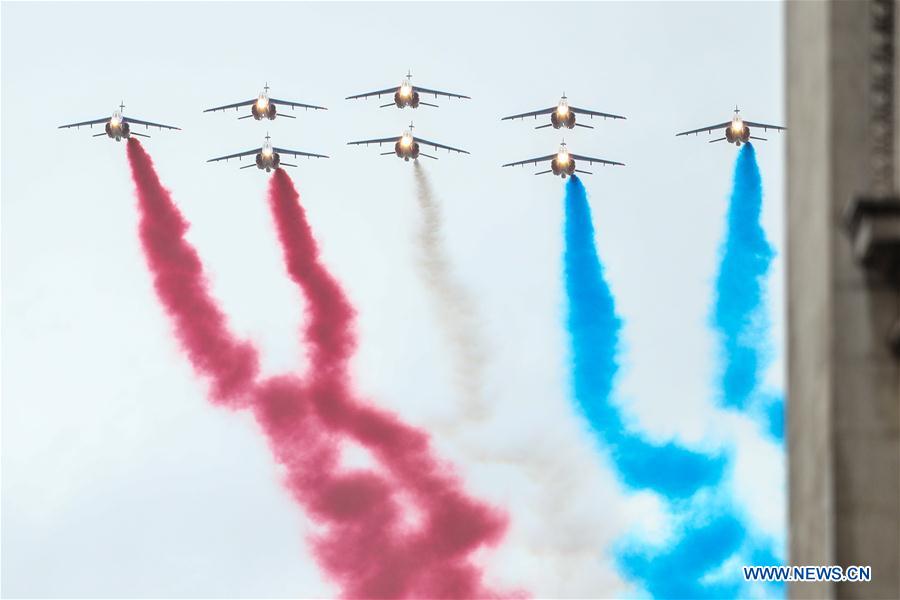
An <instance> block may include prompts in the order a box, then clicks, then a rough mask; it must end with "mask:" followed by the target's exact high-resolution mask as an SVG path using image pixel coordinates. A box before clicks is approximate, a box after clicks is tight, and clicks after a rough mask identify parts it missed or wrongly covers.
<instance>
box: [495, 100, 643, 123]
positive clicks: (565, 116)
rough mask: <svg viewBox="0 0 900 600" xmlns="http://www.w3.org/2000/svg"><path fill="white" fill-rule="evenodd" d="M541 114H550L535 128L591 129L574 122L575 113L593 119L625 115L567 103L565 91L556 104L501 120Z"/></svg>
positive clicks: (621, 117) (617, 117)
mask: <svg viewBox="0 0 900 600" xmlns="http://www.w3.org/2000/svg"><path fill="white" fill-rule="evenodd" d="M542 115H550V122H549V123H546V124H545V125H538V126H537V127H535V129H544V128H545V127H553V129H559V128H560V127H565V128H566V129H574V128H575V127H584V128H586V129H593V128H594V127H593V126H592V125H584V124H582V123H577V122H576V117H575V116H576V115H583V116H587V117H590V118H591V119H593V118H594V117H603V118H604V119H624V118H625V117H623V116H621V115H613V114H610V113H604V112H599V111H596V110H587V109H585V108H576V107H574V106H571V105H570V104H569V99H568V98H566V94H565V92H564V93H563V95H562V97H561V98H560V99H559V102H558V103H557V104H556V106H551V107H550V108H541V109H539V110H533V111H531V112H525V113H521V114H518V115H510V116H508V117H503V118H502V119H501V121H510V120H513V119H526V118H528V117H534V118H535V119H537V118H538V117H540V116H542Z"/></svg>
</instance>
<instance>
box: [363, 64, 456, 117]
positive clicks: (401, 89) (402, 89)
mask: <svg viewBox="0 0 900 600" xmlns="http://www.w3.org/2000/svg"><path fill="white" fill-rule="evenodd" d="M411 79H412V72H411V71H407V73H406V78H405V79H404V80H403V81H402V82H401V83H400V85H399V86H394V87H389V88H385V89H383V90H375V91H374V92H366V93H365V94H356V95H355V96H347V98H346V99H347V100H356V99H357V98H369V97H371V96H378V97H379V98H381V96H382V95H385V94H393V95H394V101H393V102H388V103H387V104H382V105H381V106H380V107H379V108H387V107H388V106H396V107H397V108H406V107H407V106H408V107H410V108H418V106H419V105H420V104H421V105H423V106H434V107H437V104H430V103H428V102H423V101H422V100H420V94H426V95H433V96H434V97H435V98H437V97H438V96H445V97H447V98H465V99H466V100H471V98H469V97H468V96H463V95H462V94H455V93H453V92H442V91H440V90H432V89H429V88H424V87H419V86H417V85H413V84H412V83H410V80H411Z"/></svg>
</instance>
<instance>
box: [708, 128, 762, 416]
mask: <svg viewBox="0 0 900 600" xmlns="http://www.w3.org/2000/svg"><path fill="white" fill-rule="evenodd" d="M761 212H762V178H761V176H760V173H759V165H758V164H757V163H756V151H755V150H754V149H753V145H752V144H745V145H744V147H743V148H741V151H740V153H739V154H738V158H737V164H736V165H735V168H734V187H733V190H732V193H731V201H730V204H729V208H728V231H727V234H726V237H725V242H724V244H723V246H722V254H721V255H722V259H721V263H720V265H719V274H718V277H717V279H716V290H715V291H716V300H715V307H714V309H713V317H712V321H713V326H714V327H715V329H716V331H717V332H718V334H719V342H720V344H721V348H722V365H721V369H722V372H721V377H722V381H721V389H722V396H721V401H722V403H723V404H724V405H725V406H726V407H728V408H734V409H737V410H747V409H748V408H749V407H750V404H751V402H752V401H754V400H755V398H754V394H755V393H756V392H758V390H759V387H760V383H761V381H762V377H763V375H764V371H765V368H766V367H767V366H768V362H769V358H770V356H769V340H770V330H769V322H768V319H767V318H766V314H765V312H764V300H765V294H764V289H763V284H764V281H765V277H766V275H767V274H768V272H769V267H770V266H771V264H772V258H773V257H774V255H775V253H774V252H773V250H772V247H771V246H770V245H769V242H768V240H767V239H766V234H765V231H764V230H763V228H762V225H761V224H760V214H761Z"/></svg>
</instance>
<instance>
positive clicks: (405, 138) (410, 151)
mask: <svg viewBox="0 0 900 600" xmlns="http://www.w3.org/2000/svg"><path fill="white" fill-rule="evenodd" d="M412 130H413V124H412V123H410V124H409V129H408V130H406V131H404V132H403V134H402V135H400V136H399V137H397V136H395V137H387V138H378V139H374V140H360V141H358V142H347V145H348V146H355V145H359V144H365V145H366V146H368V145H369V144H378V145H379V146H380V145H381V144H386V143H393V144H394V150H393V152H382V153H381V155H382V156H389V155H392V154H395V155H397V156H398V157H400V158H402V159H403V160H405V161H408V160H409V159H413V160H416V159H417V158H419V157H420V156H425V157H427V158H433V159H434V160H437V157H436V156H431V155H430V154H425V153H424V152H421V151H420V150H419V145H420V144H421V145H423V146H431V147H432V148H434V149H435V150H437V149H438V148H443V149H444V150H447V151H448V152H458V153H460V154H469V153H468V152H467V151H465V150H460V149H459V148H453V147H452V146H445V145H443V144H438V143H437V142H429V141H428V140H425V139H422V138H419V137H414V136H413V134H412Z"/></svg>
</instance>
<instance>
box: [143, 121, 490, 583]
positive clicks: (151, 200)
mask: <svg viewBox="0 0 900 600" xmlns="http://www.w3.org/2000/svg"><path fill="white" fill-rule="evenodd" d="M128 158H129V162H130V164H131V169H132V176H133V179H134V182H135V186H136V187H137V196H138V206H139V211H140V237H141V242H142V245H143V249H144V254H145V256H146V259H147V263H148V266H149V268H150V270H151V272H152V274H153V277H154V285H155V288H156V292H157V295H158V296H159V298H160V301H161V302H162V304H163V305H164V307H165V309H166V311H167V313H168V314H169V316H170V317H171V318H172V319H173V321H174V323H175V329H176V333H177V336H178V339H179V341H180V342H181V344H182V346H183V347H184V348H185V350H186V352H187V354H188V356H189V358H190V360H191V363H192V364H193V366H194V368H195V369H196V370H197V372H198V373H200V374H202V375H205V376H207V377H210V378H211V379H212V396H213V399H214V400H216V401H218V402H223V401H226V400H228V401H230V404H231V405H232V406H236V405H237V404H236V402H235V401H237V400H243V401H244V402H251V403H252V406H253V408H254V412H255V414H256V417H257V420H258V421H259V422H260V424H261V426H262V427H263V429H264V431H265V432H266V434H267V437H268V439H269V443H270V445H271V447H272V449H273V452H274V453H275V455H276V457H277V459H278V461H279V462H280V463H281V464H282V465H283V466H284V467H285V468H286V471H287V474H286V485H287V487H288V489H289V490H290V492H291V493H292V495H293V496H294V498H295V499H296V500H297V501H298V502H299V503H300V504H301V505H302V506H303V507H304V508H305V509H306V511H307V512H308V514H309V516H310V517H311V518H312V519H313V521H315V522H317V523H319V524H321V525H324V528H323V531H322V532H321V533H318V534H316V535H315V536H314V538H313V540H312V541H313V547H314V550H315V554H316V557H317V559H318V561H319V563H320V564H321V566H322V567H323V568H324V570H325V571H326V573H327V575H328V576H329V577H330V578H331V579H332V580H334V581H335V582H337V583H338V584H339V585H340V586H341V588H342V591H343V595H344V596H345V597H348V598H387V597H403V596H406V597H410V596H412V597H428V598H446V597H459V598H476V597H487V596H494V595H495V594H494V593H492V592H491V591H489V590H487V589H486V588H485V587H484V586H483V584H482V581H481V571H480V569H478V568H477V567H476V566H475V565H473V564H472V563H471V561H470V555H471V553H472V552H473V551H474V550H476V549H478V548H479V547H481V546H482V545H485V544H491V543H495V542H496V541H497V540H498V539H499V537H500V535H501V534H502V532H503V529H504V521H503V519H502V518H501V517H500V516H498V515H496V514H494V513H493V512H492V511H491V510H489V509H488V508H487V507H485V506H483V505H481V504H479V503H477V502H475V501H474V500H472V499H470V498H468V497H466V496H465V495H464V493H463V492H462V490H461V489H460V487H459V485H458V483H456V481H455V480H454V479H453V478H452V477H451V476H448V475H445V474H443V473H442V472H441V470H440V465H439V464H438V463H437V462H436V461H435V460H434V459H433V458H432V457H431V456H430V451H429V449H428V440H427V437H426V436H425V435H424V434H423V433H421V432H418V431H416V430H414V429H411V428H409V427H407V426H405V425H403V424H401V423H400V422H398V421H397V420H396V419H395V418H393V417H391V416H390V415H387V414H385V413H382V412H379V411H376V410H374V409H372V408H369V407H365V406H362V405H360V404H359V403H358V402H356V401H355V399H354V398H353V397H352V395H351V393H350V392H349V383H348V374H347V369H346V367H347V361H348V360H349V357H350V356H351V354H352V351H353V349H354V347H355V339H354V335H353V331H352V317H353V309H352V307H351V306H350V304H349V302H348V301H347V299H346V298H345V297H344V295H343V293H342V292H341V290H340V287H339V286H338V285H337V283H336V282H335V281H334V279H333V278H332V277H331V276H330V275H329V274H328V273H327V271H325V269H324V268H323V267H322V265H321V264H320V263H319V262H318V260H317V248H316V244H315V241H314V239H313V237H312V234H311V231H310V230H309V226H308V224H307V223H306V221H305V216H304V214H303V210H302V208H301V207H300V206H299V204H298V200H299V198H298V196H297V193H296V191H294V190H293V186H292V185H291V183H290V180H289V179H288V178H287V176H286V175H284V174H283V173H282V172H281V171H277V172H276V175H275V177H273V183H272V190H271V192H272V198H271V201H272V208H273V211H274V212H275V214H276V221H277V223H278V226H279V233H280V235H281V238H282V241H283V242H285V255H286V258H287V259H288V262H289V270H290V272H291V276H292V278H294V279H295V280H296V281H298V283H300V285H301V286H302V287H303V289H304V292H305V293H306V294H307V295H308V300H309V306H310V324H309V326H308V328H307V331H306V337H307V340H308V341H309V342H310V343H311V345H312V359H313V360H312V369H311V376H310V377H309V378H308V380H307V381H302V380H301V379H300V378H299V377H297V376H294V375H288V376H281V377H274V378H271V379H269V380H267V381H263V382H260V383H256V382H255V379H256V377H257V373H258V361H257V355H256V351H255V350H254V349H253V347H252V346H250V345H249V344H248V343H246V342H240V341H238V340H235V339H234V337H233V336H232V335H231V334H230V333H229V331H228V328H227V324H226V319H225V317H224V315H223V314H222V312H221V311H220V310H219V309H218V307H217V306H216V304H215V301H214V300H213V299H212V298H211V296H210V295H209V292H208V291H207V289H206V281H205V279H204V275H203V268H202V264H201V262H200V259H199V257H198V255H197V253H196V251H195V250H194V249H193V247H191V246H190V244H188V243H187V242H186V241H185V240H184V234H185V232H186V231H187V228H188V224H187V222H186V221H185V220H184V218H183V217H182V216H181V214H180V212H179V211H178V209H177V208H176V207H175V205H174V203H173V202H172V199H171V197H170V195H169V193H168V191H167V190H165V189H164V188H163V187H162V185H161V183H160V181H159V178H158V177H157V175H156V172H155V170H154V169H153V163H152V161H151V159H150V157H149V156H148V155H147V153H146V152H145V151H144V149H143V148H142V147H141V145H140V144H139V143H138V142H137V140H134V139H132V140H129V142H128ZM285 184H287V187H285ZM346 435H350V436H352V438H353V439H354V440H356V441H357V442H358V443H361V444H362V445H364V446H365V447H367V448H369V449H370V450H371V451H372V452H373V454H374V455H375V456H376V457H377V458H378V459H379V460H380V462H381V463H382V464H383V465H384V466H385V468H386V471H387V472H388V473H389V475H390V476H389V477H385V476H382V475H379V474H378V473H375V472H369V471H359V470H357V471H347V470H346V469H343V470H342V469H341V467H340V443H341V438H342V437H344V436H346ZM398 484H399V487H400V490H399V491H402V492H405V493H406V494H407V495H409V496H410V497H412V498H413V499H414V502H415V508H416V509H417V510H418V511H419V513H421V514H422V515H423V516H422V518H421V519H420V524H419V525H418V527H417V528H413V527H412V526H410V525H409V524H407V523H406V522H405V520H404V511H403V507H402V505H401V503H400V499H399V498H398V489H397V487H398Z"/></svg>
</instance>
